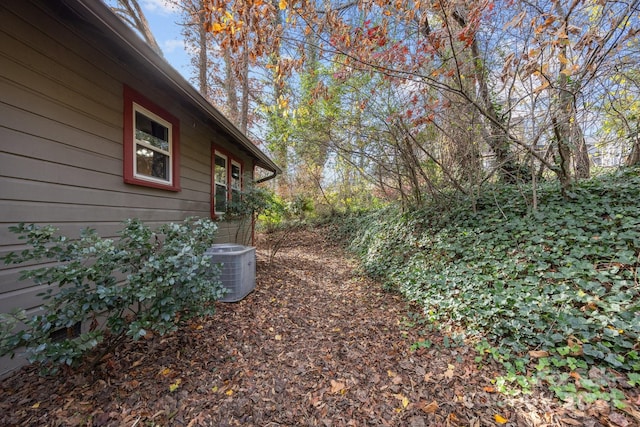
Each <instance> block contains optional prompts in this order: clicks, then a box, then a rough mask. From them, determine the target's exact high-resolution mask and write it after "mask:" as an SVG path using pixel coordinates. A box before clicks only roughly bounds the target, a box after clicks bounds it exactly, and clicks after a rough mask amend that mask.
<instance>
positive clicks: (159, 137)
mask: <svg viewBox="0 0 640 427" xmlns="http://www.w3.org/2000/svg"><path fill="white" fill-rule="evenodd" d="M133 111H134V114H135V117H134V121H135V136H134V139H135V146H134V156H135V163H134V172H133V174H134V176H135V177H136V178H139V179H144V180H150V181H154V182H159V183H162V184H169V185H171V182H172V176H171V158H172V153H171V123H169V122H167V121H165V120H162V119H161V118H160V117H159V116H156V115H155V114H153V113H152V112H150V111H149V110H147V109H145V108H143V107H141V106H139V105H138V104H135V103H134V104H133Z"/></svg>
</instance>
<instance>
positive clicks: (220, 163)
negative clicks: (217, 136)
mask: <svg viewBox="0 0 640 427" xmlns="http://www.w3.org/2000/svg"><path fill="white" fill-rule="evenodd" d="M215 169H216V176H215V181H216V184H224V185H226V184H227V159H225V158H224V157H221V156H218V155H217V154H216V168H215Z"/></svg>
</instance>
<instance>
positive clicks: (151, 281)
mask: <svg viewBox="0 0 640 427" xmlns="http://www.w3.org/2000/svg"><path fill="white" fill-rule="evenodd" d="M10 229H11V231H12V232H14V233H17V234H18V235H19V238H20V239H22V240H26V243H27V245H28V246H29V248H28V249H25V250H24V251H22V252H21V253H10V254H8V255H7V256H5V257H4V261H5V263H8V264H18V263H24V262H34V261H35V262H37V263H46V264H45V265H44V266H43V267H40V268H36V269H26V270H24V271H22V274H21V279H31V280H33V281H34V282H35V283H36V284H37V285H46V286H47V287H48V288H47V289H46V292H44V293H43V294H40V295H41V296H42V297H43V299H44V305H43V307H42V309H40V310H38V312H37V313H36V314H35V315H32V316H28V315H27V313H26V312H25V311H24V310H17V311H15V312H13V313H10V314H1V315H0V320H2V322H1V324H2V326H1V328H0V353H1V354H2V355H6V354H9V353H13V352H14V351H15V350H16V349H18V348H20V347H25V348H26V350H27V352H28V355H29V360H30V361H31V362H39V363H41V364H42V365H43V367H45V368H46V369H50V370H53V371H55V370H56V369H57V366H58V365H60V364H64V365H73V364H74V363H76V362H78V361H79V360H80V358H81V357H82V356H83V355H85V354H86V353H87V352H88V351H89V350H91V349H93V348H95V347H96V346H98V344H99V343H100V342H102V341H106V342H105V348H106V350H107V351H110V350H113V348H115V347H116V346H117V345H118V344H119V343H120V342H122V340H123V339H124V337H126V336H129V337H132V338H133V339H134V340H137V339H139V338H140V337H142V336H144V335H145V334H146V332H147V331H153V332H156V333H158V334H164V333H166V332H169V331H173V330H175V329H176V328H177V327H178V325H179V324H180V323H181V322H184V321H185V320H188V319H190V318H193V317H196V316H202V315H207V314H211V313H213V309H214V306H213V304H212V302H213V301H215V300H217V299H219V298H221V297H222V296H223V294H224V291H225V290H224V288H223V287H222V285H221V283H220V282H219V280H218V277H219V269H218V268H216V267H215V266H211V265H210V258H209V257H208V256H206V255H205V251H206V250H207V248H209V247H210V246H211V245H212V243H213V239H214V236H215V232H216V230H217V226H216V224H215V223H213V222H212V221H210V220H206V219H195V218H190V219H187V220H185V221H184V222H183V223H179V224H175V223H170V224H165V225H163V226H161V227H159V228H158V229H156V230H151V229H150V228H149V227H148V226H146V225H144V224H143V223H142V222H141V221H140V220H137V219H132V220H127V221H126V222H125V225H124V229H123V230H122V231H121V232H120V238H119V239H117V240H113V239H105V238H101V237H100V236H98V235H97V234H96V232H95V230H91V229H86V230H83V231H82V233H81V235H80V237H79V238H78V239H73V240H72V239H69V238H68V237H65V236H59V235H56V231H57V230H56V229H55V228H54V227H52V226H44V227H39V226H36V225H33V224H31V225H25V224H20V225H18V226H15V227H11V228H10ZM54 289H55V290H54ZM78 322H82V323H83V324H85V325H86V324H90V325H91V326H90V327H89V328H88V330H85V331H84V332H82V333H81V334H80V335H79V336H67V337H64V338H63V339H59V340H58V339H53V337H52V332H54V331H58V330H64V329H65V328H72V327H73V326H74V325H77V324H78ZM100 323H103V324H102V325H100V327H98V325H99V324H100ZM85 329H87V328H85Z"/></svg>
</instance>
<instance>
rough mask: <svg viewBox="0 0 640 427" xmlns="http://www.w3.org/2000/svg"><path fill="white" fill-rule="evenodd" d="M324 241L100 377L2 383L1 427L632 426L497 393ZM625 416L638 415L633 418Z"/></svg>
mask: <svg viewBox="0 0 640 427" xmlns="http://www.w3.org/2000/svg"><path fill="white" fill-rule="evenodd" d="M325 235H326V232H325V231H324V230H322V229H316V230H311V231H310V230H305V231H296V232H294V233H293V234H292V235H291V238H290V239H288V241H287V243H286V244H285V245H284V247H283V248H282V249H280V251H279V253H278V255H277V256H276V257H275V259H274V261H273V262H272V263H268V262H267V256H266V254H265V253H263V252H261V251H258V271H257V287H256V290H255V291H254V292H252V293H251V294H250V295H249V296H248V297H247V298H245V299H244V300H243V301H241V302H239V303H218V307H217V311H216V314H215V315H214V316H212V317H211V318H208V319H205V320H202V321H199V322H194V323H191V324H190V325H189V326H188V327H185V328H183V329H181V330H179V331H178V332H176V333H173V334H170V335H165V336H162V337H161V336H151V337H147V338H145V339H143V340H141V341H138V342H130V343H128V344H127V345H126V346H125V347H124V348H123V349H121V350H120V351H119V352H118V353H116V354H115V355H113V356H112V357H109V358H108V359H106V360H104V363H102V364H101V365H100V366H99V367H98V368H97V370H95V371H93V372H88V371H86V370H84V371H82V370H76V371H68V372H65V373H62V374H61V375H59V376H57V377H47V378H45V377H40V376H39V375H38V373H37V370H36V369H35V368H33V367H27V368H24V369H23V370H21V371H19V372H17V373H16V374H15V375H13V376H11V377H9V378H7V379H5V380H3V381H2V382H0V396H2V397H0V425H21V426H32V425H39V426H75V425H94V426H120V425H127V426H134V425H138V426H148V425H163V426H164V425H174V426H228V425H244V426H316V425H319V426H385V425H389V426H411V427H420V426H439V425H443V426H445V425H452V426H458V425H460V426H462V425H464V426H485V425H512V426H545V425H546V426H562V425H585V426H600V425H614V426H615V425H619V426H629V425H637V423H638V422H639V418H638V412H636V411H635V409H637V404H638V403H640V402H634V404H632V405H630V406H629V407H628V408H627V410H626V412H623V411H617V410H612V409H611V408H610V405H609V404H608V403H606V402H602V401H600V402H595V403H594V404H592V405H589V406H588V407H582V408H579V409H576V408H571V407H564V406H562V405H561V404H559V403H558V402H557V401H554V400H552V399H551V398H550V396H551V394H550V393H549V392H546V391H544V390H541V389H535V390H534V392H533V394H532V395H528V396H524V397H521V398H519V399H516V398H511V397H505V396H504V395H502V394H499V393H496V392H495V388H494V387H493V384H492V382H491V379H492V378H494V377H495V376H496V375H498V374H499V368H497V367H492V366H490V365H484V366H478V364H477V363H476V361H475V356H476V353H475V351H474V350H473V349H472V348H469V347H467V346H466V345H465V344H464V343H461V342H455V341H454V340H451V339H449V338H448V337H446V336H443V335H441V334H440V332H439V331H437V330H429V329H427V328H425V325H424V323H422V322H421V321H420V316H418V315H415V312H416V308H415V307H412V306H411V305H408V304H407V303H406V302H405V301H404V300H403V299H402V298H401V297H400V296H398V295H396V294H392V293H388V292H385V291H383V290H382V287H381V285H380V284H378V283H376V282H373V281H371V280H369V279H366V278H363V277H362V276H361V275H359V274H358V273H357V267H356V265H355V263H354V262H353V261H352V260H350V259H348V258H347V257H345V255H344V253H343V251H342V250H341V249H340V248H339V247H338V246H336V245H335V244H332V243H330V242H329V241H327V240H325V238H324V236H325ZM634 408H635V409H634Z"/></svg>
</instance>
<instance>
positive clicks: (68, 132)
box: [0, 1, 253, 375]
mask: <svg viewBox="0 0 640 427" xmlns="http://www.w3.org/2000/svg"><path fill="white" fill-rule="evenodd" d="M92 40H93V39H92V38H91V36H90V35H89V36H87V37H85V35H84V34H79V33H78V32H77V30H76V29H74V28H72V27H70V26H68V25H66V24H65V23H64V22H60V21H58V20H57V19H56V18H53V17H51V16H50V15H49V14H48V13H47V11H46V9H41V8H40V7H38V6H34V5H33V4H32V3H30V2H26V1H14V2H2V3H1V4H0V256H4V255H6V254H7V253H8V252H10V251H20V250H22V249H24V246H23V245H22V243H21V241H20V240H18V239H17V238H16V236H15V235H14V234H12V233H11V232H9V230H8V227H9V226H11V225H15V224H17V223H19V222H26V223H37V224H52V225H54V226H56V227H58V228H60V231H61V233H64V234H66V235H69V236H77V235H78V234H79V231H80V230H81V229H83V228H86V227H91V228H95V229H96V230H97V231H98V233H99V234H100V235H102V236H105V237H113V236H115V235H116V232H117V231H118V230H120V229H121V228H122V221H123V220H125V219H126V218H133V217H137V218H140V219H142V220H143V221H145V222H146V223H147V224H149V225H151V226H156V225H159V224H161V223H165V222H171V221H181V220H182V219H184V218H186V217H188V216H200V217H210V215H211V186H212V181H211V179H212V178H211V150H212V146H218V147H224V149H225V150H227V151H229V152H232V153H234V156H235V157H236V158H238V159H240V160H241V161H242V163H243V167H244V170H243V173H244V174H245V176H246V177H248V178H251V173H252V170H253V161H252V158H251V157H250V156H249V155H248V154H246V153H244V152H242V151H241V150H239V148H238V147H237V146H236V145H234V144H232V143H231V142H230V141H229V140H228V139H227V138H225V137H224V136H223V134H222V133H221V132H217V131H216V129H215V124H214V123H211V122H208V121H207V119H206V118H203V117H199V116H197V114H198V112H194V111H193V110H189V109H188V108H186V107H185V104H184V103H183V102H180V101H179V100H178V101H177V100H176V99H175V94H174V93H172V92H171V91H170V90H167V88H166V87H165V86H163V85H162V81H161V80H158V79H153V78H150V77H149V75H147V74H144V73H142V72H141V71H140V69H139V68H138V66H136V64H132V65H131V66H129V64H127V63H123V62H122V61H123V58H120V57H118V56H117V54H113V53H111V52H109V51H108V49H105V48H103V47H101V46H99V45H98V44H96V42H94V41H92ZM124 85H127V86H129V87H131V88H133V89H134V90H135V91H137V92H138V93H140V94H142V95H143V96H145V97H146V98H148V99H149V100H150V101H151V102H153V103H155V104H157V105H158V106H160V107H162V108H164V109H165V110H167V111H169V112H170V113H171V114H172V115H174V116H175V117H177V118H178V120H179V121H180V186H181V190H180V191H177V192H175V191H167V190H162V189H155V188H149V187H143V186H137V185H130V184H125V183H124V181H123V103H124V100H123V88H124ZM247 225H250V224H247V223H243V224H240V225H239V224H232V223H220V231H219V240H220V241H221V242H230V241H235V240H236V236H244V237H246V236H247V235H250V232H248V231H247V230H244V231H242V232H238V231H237V228H238V226H240V227H243V226H247ZM248 242H249V241H248V240H246V239H244V240H243V243H248ZM31 267H33V266H25V265H21V266H17V267H16V266H6V265H4V263H2V262H0V312H8V311H10V310H11V309H13V308H16V307H20V308H25V309H28V310H35V309H36V308H37V307H38V306H39V303H40V298H39V297H37V295H36V294H38V293H39V292H41V291H42V289H41V288H40V287H38V286H35V285H34V284H32V283H29V282H24V281H19V280H18V277H19V272H20V271H21V270H23V269H25V268H31ZM5 362H6V360H0V375H2V373H3V372H6V371H7V370H8V369H11V368H12V367H13V365H15V363H19V362H15V363H9V362H6V363H5Z"/></svg>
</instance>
